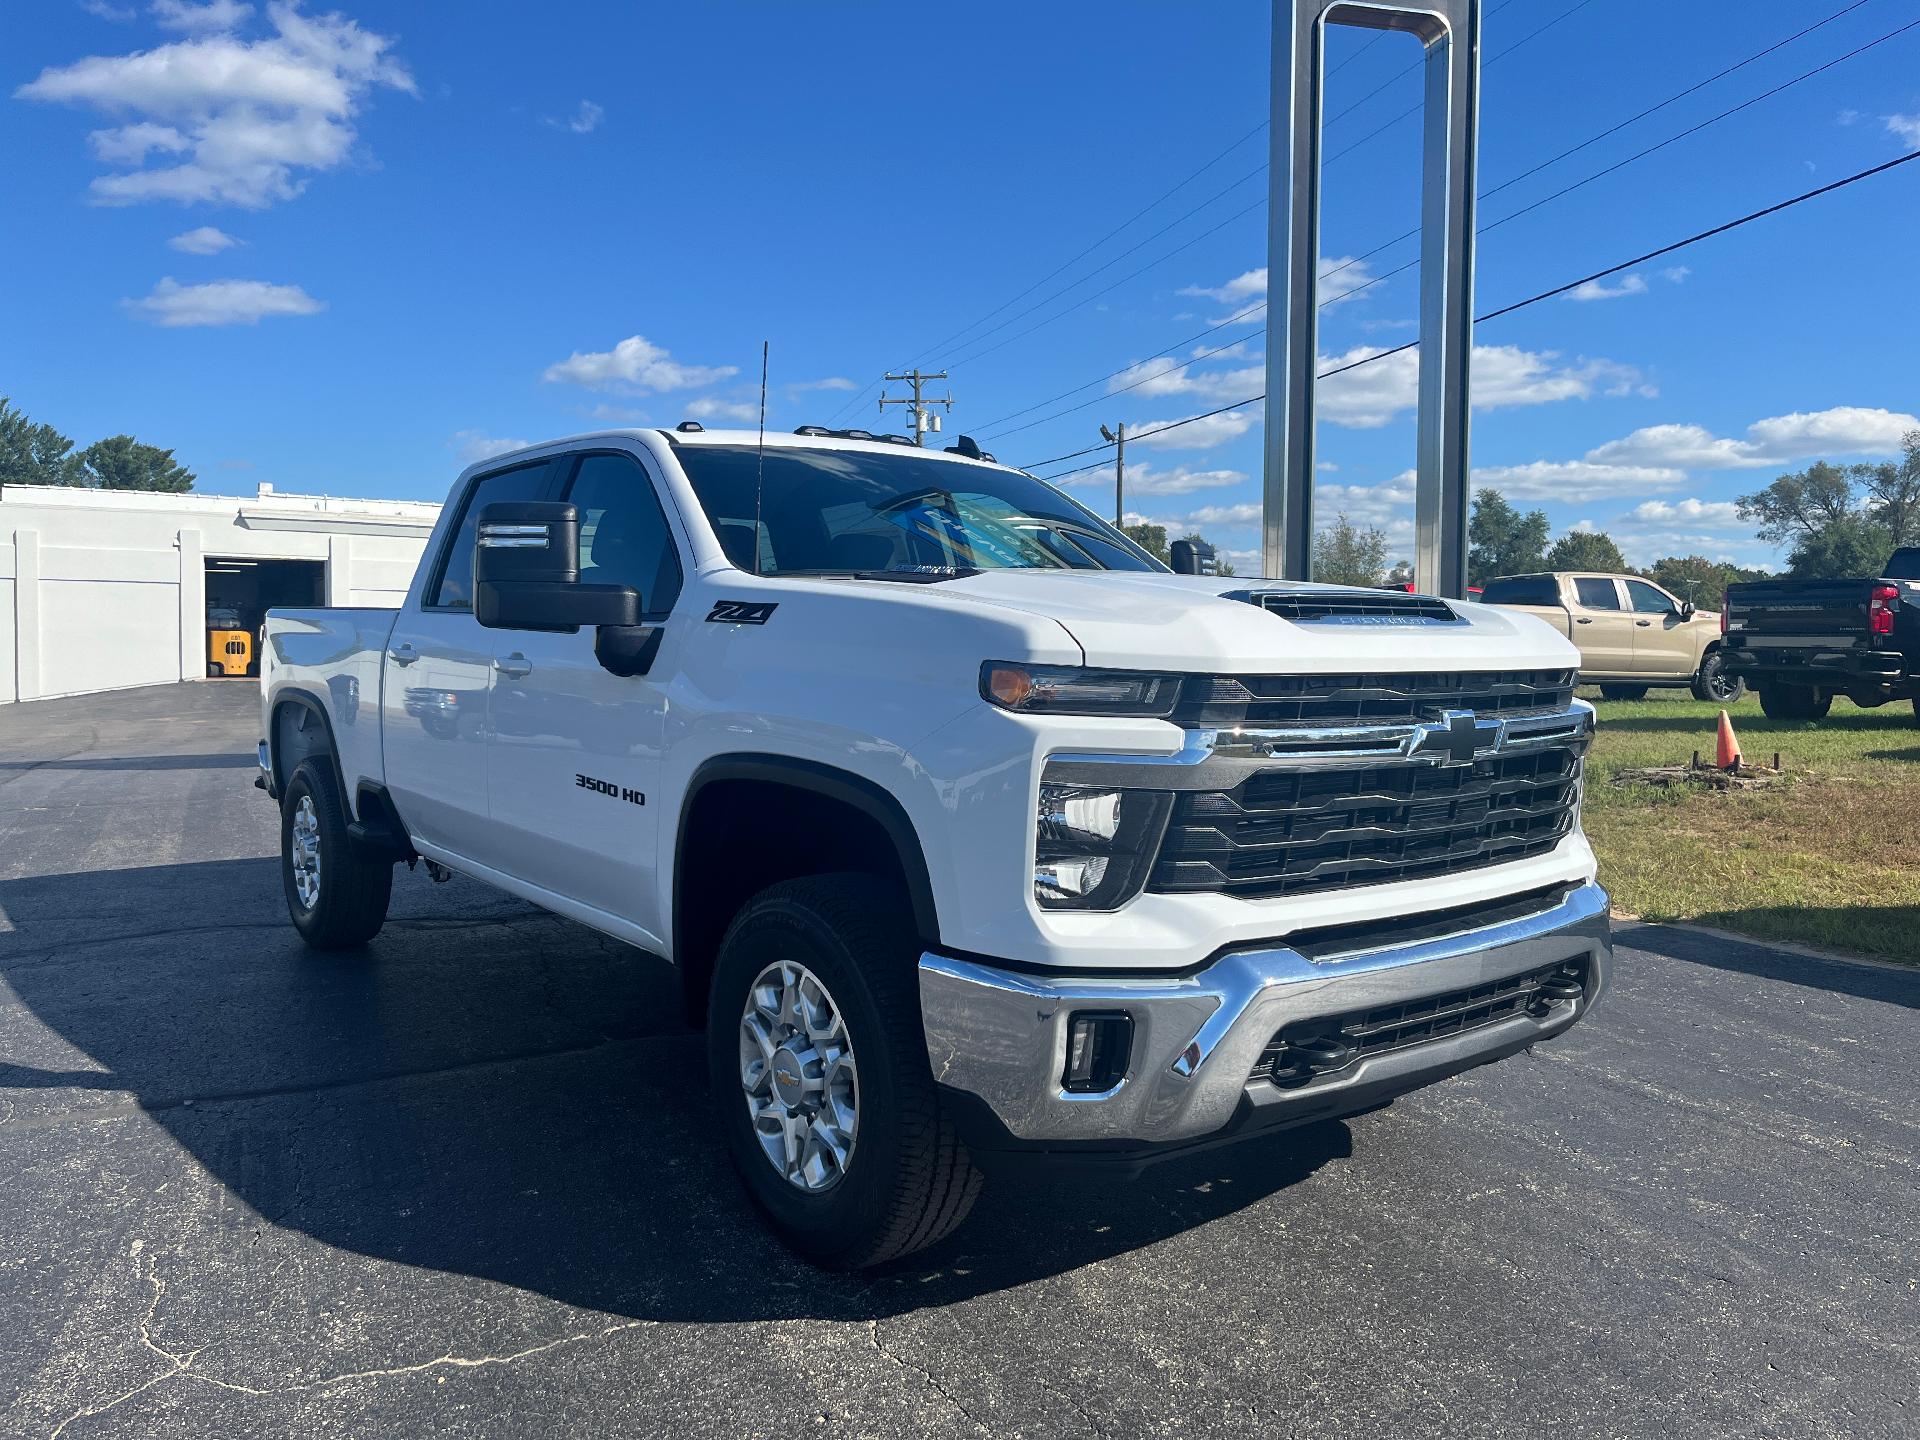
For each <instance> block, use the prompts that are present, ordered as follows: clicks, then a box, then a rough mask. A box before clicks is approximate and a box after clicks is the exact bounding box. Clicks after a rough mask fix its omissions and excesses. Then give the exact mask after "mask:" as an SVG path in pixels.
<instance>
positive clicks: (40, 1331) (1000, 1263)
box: [0, 683, 1920, 1437]
mask: <svg viewBox="0 0 1920 1440" xmlns="http://www.w3.org/2000/svg"><path fill="white" fill-rule="evenodd" d="M256 706H257V691H256V689H255V687H254V686H253V685H252V684H249V683H226V684H205V685H188V686H173V687H164V688H157V689H152V690H142V691H130V692H123V693H120V694H116V695H110V696H97V697H89V698H87V699H83V700H62V701H44V702H38V703H35V704H31V705H16V706H10V707H5V708H0V1433H4V1434H5V1435H8V1436H13V1435H20V1436H53V1435H65V1436H74V1437H81V1436H102V1435H139V1436H176V1435H177V1436H188V1435H191V1436H212V1435H243V1434H246V1435H255V1434H289V1435H294V1434H297V1435H319V1436H331V1435H342V1436H345V1435H412V1434H428V1433H431V1434H435V1435H445V1436H483V1435H484V1436H498V1435H545V1434H573V1433H579V1434H615V1433H619V1434H636V1435H667V1434H672V1435H683V1434H699V1435H718V1436H775V1435H778V1436H783V1437H786V1436H793V1435H798V1434H808V1435H812V1434H824V1435H834V1434H846V1435H874V1436H962V1435H978V1434H982V1433H990V1434H1009V1435H1047V1436H1053V1437H1072V1436H1112V1437H1120V1436H1134V1435H1178V1436H1186V1435H1223V1436H1262V1437H1267V1436H1283V1435H1298V1436H1346V1435H1352V1436H1380V1435H1395V1436H1407V1435H1442V1434H1444V1435H1449V1436H1479V1435H1519V1434H1537V1433H1542V1432H1544V1431H1546V1430H1548V1429H1549V1428H1553V1429H1555V1430H1556V1431H1557V1432H1558V1433H1560V1434H1573V1435H1607V1436H1621V1435H1647V1436H1653V1435H1659V1436H1670V1435H1743V1436H1750V1435H1764V1436H1796V1437H1797V1436H1820V1435H1833V1436H1851V1437H1862V1436H1876V1435H1895V1434H1901V1435H1912V1434H1914V1433H1916V1431H1917V1430H1920V1382H1917V1381H1916V1376H1917V1375H1920V1363H1917V1362H1920V1242H1917V1241H1916V1233H1917V1232H1920V1160H1917V1159H1916V1155H1917V1154H1920V1081H1917V1080H1916V1074H1915V1072H1916V1061H1920V973H1915V972H1910V971H1901V970H1896V969H1892V968H1888V967H1881V966H1866V965H1850V964H1844V963H1837V962H1833V961H1827V960H1821V959H1815V958H1809V957H1803V956H1799V955H1794V954H1787V953H1783V952H1778V951H1773V950H1770V949H1767V948H1765V947H1762V946H1758V945H1748V944H1742V943H1737V942H1731V941H1723V940H1717V939H1713V938H1711V937H1703V936H1700V935H1698V934H1693V933H1688V932H1682V931H1677V930H1663V929H1658V928H1652V927H1644V928H1636V929H1633V930H1630V931H1628V932H1626V933H1625V935H1624V936H1623V939H1624V942H1625V943H1624V946H1623V948H1622V950H1621V951H1620V954H1619V959H1618V967H1617V968H1618V983H1617V986H1616V988H1615V990H1614V991H1613V994H1612V996H1611V1000H1610V1003H1609V1004H1608V1006H1607V1007H1606V1008H1604V1009H1603V1010H1602V1011H1600V1012H1599V1013H1597V1014H1596V1015H1595V1016H1594V1018H1593V1019H1592V1020H1591V1021H1590V1022H1588V1023H1587V1024H1586V1025H1584V1026H1582V1027H1581V1028H1579V1029H1578V1030H1576V1031H1575V1032H1573V1034H1572V1035H1571V1036H1569V1037H1568V1038H1567V1039H1566V1040H1564V1041H1562V1042H1560V1043H1558V1044H1557V1045H1555V1046H1553V1047H1542V1049H1541V1050H1539V1051H1538V1052H1536V1053H1535V1054H1534V1055H1532V1056H1523V1057H1518V1058H1516V1059H1514V1060H1510V1061H1507V1062H1505V1063H1502V1064H1500V1065H1498V1066H1495V1067H1493V1068H1491V1069H1487V1070H1482V1071H1479V1072H1477V1073H1474V1074H1471V1075H1467V1076H1463V1077H1460V1078H1458V1079H1455V1080H1452V1081H1449V1082H1446V1083H1445V1084H1442V1085H1440V1086H1438V1087H1436V1088H1434V1089H1431V1090H1428V1091H1425V1092H1422V1093H1420V1094H1418V1095H1415V1096H1411V1097H1408V1098H1406V1099H1403V1100H1402V1101H1400V1102H1399V1103H1398V1104H1396V1105H1395V1106H1393V1107H1392V1108H1391V1109H1388V1110H1385V1111H1381V1112H1379V1113H1376V1114H1373V1115H1368V1116H1365V1117H1361V1118H1359V1119H1356V1120H1353V1121H1351V1122H1348V1123H1345V1124H1332V1125H1326V1126H1322V1127H1319V1128H1316V1129H1313V1130H1309V1131H1303V1132H1297V1133H1296V1134H1294V1135H1293V1136H1292V1137H1290V1138H1289V1139H1286V1140H1283V1141H1281V1142H1279V1143H1277V1144H1276V1143H1273V1142H1268V1143H1265V1144H1261V1145H1256V1146H1254V1147H1253V1148H1250V1149H1249V1148H1242V1149H1240V1150H1237V1151H1231V1152H1225V1153H1219V1152H1216V1153H1215V1154H1214V1155H1213V1156H1212V1157H1210V1158H1207V1159H1204V1160H1191V1161H1188V1162H1183V1163H1181V1164H1179V1165H1174V1166H1168V1167H1163V1168H1162V1169H1161V1170H1160V1171H1158V1172H1156V1173H1153V1174H1151V1175H1149V1176H1148V1177H1147V1178H1146V1179H1144V1180H1141V1181H1139V1182H1137V1183H1134V1184H1131V1185H1128V1186H1124V1187H1115V1186H1112V1185H1092V1184H1086V1183H1067V1182H1057V1183H1054V1184H1051V1185H1047V1186H1043V1187H1035V1188H1025V1189H1022V1188H1017V1187H1012V1186H1004V1185H1003V1186H1001V1187H1000V1188H998V1189H994V1190H990V1191H989V1192H988V1194H987V1196H986V1197H985V1198H984V1199H983V1200H982V1202H981V1204H980V1205H979V1207H978V1209H977V1210H976V1211H975V1213H974V1217H973V1219H972V1221H971V1222H970V1223H969V1224H968V1225H967V1226H966V1227H965V1228H964V1229H963V1230H962V1231H961V1232H960V1233H959V1234H958V1235H957V1236H955V1237H954V1238H953V1239H952V1240H950V1241H949V1242H947V1243H946V1244H945V1245H943V1246H942V1247H941V1248H939V1249H937V1250H935V1251H932V1252H929V1253H927V1254H926V1255H923V1256H921V1257H917V1259H916V1260H915V1261H914V1262H910V1263H908V1264H907V1265H906V1266H905V1267H904V1268H901V1269H898V1270H896V1271H893V1272H890V1273H885V1274H882V1275H879V1276H873V1277H862V1278H848V1277H823V1276H821V1275H818V1274H815V1273H814V1272H812V1271H810V1270H808V1269H807V1268H806V1267H804V1266H802V1265H800V1264H798V1263H796V1262H795V1261H794V1260H793V1259H791V1258H790V1257H789V1256H788V1255H787V1254H786V1253H785V1252H784V1251H783V1250H782V1249H781V1248H780V1247H779V1246H778V1245H777V1244H775V1243H774V1242H773V1241H772V1240H770V1239H769V1238H768V1237H767V1235H766V1234H765V1233H764V1232H763V1231H762V1230H761V1229H760V1227H759V1226H758V1224H757V1223H756V1221H755V1219H754V1218H753V1216H752V1215H751V1214H750V1213H749V1212H748V1210H747V1208H746V1205H745V1202H744V1200H743V1198H742V1196H741V1193H740V1192H739V1190H738V1188H737V1187H736V1185H735V1182H734V1180H733V1178H732V1176H731V1174H730V1173H729V1172H728V1170H727V1169H726V1165H725V1161H724V1159H723V1158H722V1157H721V1156H720V1155H719V1153H718V1150H717V1149H716V1148H715V1147H714V1146H712V1145H711V1144H710V1143H709V1141H708V1135H707V1124H706V1120H705V1106H706V1103H707V1097H706V1095H705V1086H704V1082H703V1079H702V1067H701V1064H700V1047H699V1041H698V1039H697V1037H695V1036H692V1035H689V1034H687V1033H685V1032H684V1031H683V1030H682V1029H681V1028H680V1024H679V1019H678V1012H677V1006H676V1002H675V998H674V993H673V991H672V988H671V987H670V986H669V984H668V983H667V982H666V979H665V977H664V976H663V975H662V974H661V973H660V972H659V970H658V968H657V966H656V963H655V962H652V961H649V960H647V959H645V958H644V957H638V956H635V955H634V954H632V952H629V951H626V950H624V949H622V948H621V947H620V946H618V945H615V944H613V943H612V942H609V941H605V940H602V939H600V938H599V937H597V936H596V935H594V934H593V933H591V932H589V931H586V930H584V929H581V928H579V927H577V926H574V925H572V924H569V923H568V922H565V921H562V920H558V919H554V918H551V917H548V916H545V915H543V914H541V913H540V912H538V911H535V910H533V909H531V908H529V907H527V906H524V905H522V904H520V903H518V902H516V901H512V900H509V899H506V898H505V897H503V896H500V895H498V894H495V893H493V892H491V891H488V890H485V889H483V888H482V887H479V886H477V885H474V884H471V883H469V882H466V881H463V880H455V881H453V882H452V883H449V884H446V885H438V886H436V885H432V884H431V883H429V881H428V880H427V879H426V877H425V875H424V873H420V874H417V875H414V876H405V877H403V878H402V879H401V881H400V882H399V883H398V884H397V885H396V888H395V904H394V916H395V918H394V919H393V920H392V921H391V922H390V923H389V925H388V927H387V929H386V931H385V933H384V934H383V935H382V936H381V937H380V939H379V940H378V941H377V942H375V944H374V945H373V946H372V947H371V948H370V949H369V950H368V951H367V952H365V953H364V954H358V955H348V956H344V957H339V956H335V957H319V956H315V955H312V954H309V953H307V952H305V951H304V950H303V949H302V947H301V946H300V944H299V943H298V941H297V939H296V938H295V936H294V933H293V931H292V930H291V928H290V927H289V926H288V925H287V922H286V918H285V910H284V907H283V904H282V902H281V899H280V893H279V876H278V868H277V861H276V860H275V859H274V858H272V857H273V856H274V854H275V849H276V835H277V829H276V818H275V815H274V812H273V808H272V807H271V805H270V804H269V803H268V802H267V801H266V800H265V799H264V797H262V796H261V795H260V793H259V792H257V791H255V790H254V789H253V788H252V780H253V768H252V765H253V762H252V750H253V743H254V738H255V735H256V729H257V725H256Z"/></svg>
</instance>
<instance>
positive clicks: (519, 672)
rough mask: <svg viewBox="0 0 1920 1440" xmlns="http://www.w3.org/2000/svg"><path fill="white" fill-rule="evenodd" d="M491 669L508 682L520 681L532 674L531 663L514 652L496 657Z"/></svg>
mask: <svg viewBox="0 0 1920 1440" xmlns="http://www.w3.org/2000/svg"><path fill="white" fill-rule="evenodd" d="M493 668H494V669H496V670H498V671H499V672H500V673H501V674H502V675H504V676H506V677H507V678H508V679H509V680H520V679H523V678H525V677H526V676H528V675H531V674H532V673H533V661H531V660H529V659H527V657H526V656H524V655H522V654H521V653H520V652H519V651H518V650H516V651H514V652H513V653H512V654H511V655H506V656H500V655H496V656H495V657H494V659H493Z"/></svg>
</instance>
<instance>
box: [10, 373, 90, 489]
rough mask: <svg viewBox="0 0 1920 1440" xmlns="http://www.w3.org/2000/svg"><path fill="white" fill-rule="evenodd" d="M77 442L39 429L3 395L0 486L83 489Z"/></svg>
mask: <svg viewBox="0 0 1920 1440" xmlns="http://www.w3.org/2000/svg"><path fill="white" fill-rule="evenodd" d="M72 452H73V441H71V440H69V439H68V438H67V437H66V436H64V435H62V434H61V433H60V432H59V431H58V430H56V429H54V428H53V426H51V425H36V424H34V422H33V421H31V420H29V419H28V418H27V417H26V416H25V415H24V414H22V413H21V412H20V411H18V410H16V409H15V408H14V407H13V405H12V404H11V403H10V402H9V400H8V399H7V397H6V396H4V395H0V485H82V484H85V483H86V478H85V476H84V475H82V473H81V470H80V457H79V456H78V455H75V454H73V453H72Z"/></svg>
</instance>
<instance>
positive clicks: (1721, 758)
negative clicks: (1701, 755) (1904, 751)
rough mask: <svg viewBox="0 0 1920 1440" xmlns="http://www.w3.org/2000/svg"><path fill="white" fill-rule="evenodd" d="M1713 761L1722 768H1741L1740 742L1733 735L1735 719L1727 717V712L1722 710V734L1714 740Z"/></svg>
mask: <svg viewBox="0 0 1920 1440" xmlns="http://www.w3.org/2000/svg"><path fill="white" fill-rule="evenodd" d="M1713 763H1714V764H1715V765H1716V766H1718V767H1719V768H1720V769H1722V770H1738V769H1739V768H1740V742H1739V741H1738V740H1736V739H1735V738H1734V736H1733V721H1731V720H1729V719H1728V718H1727V712H1726V711H1724V710H1722V711H1721V712H1720V736H1719V738H1718V739H1717V740H1715V741H1714V746H1713Z"/></svg>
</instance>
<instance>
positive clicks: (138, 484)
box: [80, 435, 194, 494]
mask: <svg viewBox="0 0 1920 1440" xmlns="http://www.w3.org/2000/svg"><path fill="white" fill-rule="evenodd" d="M80 458H81V459H82V460H83V461H84V462H85V463H86V467H87V474H88V476H89V478H91V480H92V481H93V483H94V484H96V485H98V486H99V487H100V488H101V489H102V490H164V491H168V492H171V493H174V494H178V493H180V492H182V491H186V490H191V489H192V488H193V479H194V476H193V472H192V471H191V470H189V469H187V468H186V466H184V465H179V464H176V463H175V462H174V458H173V451H171V450H162V449H161V448H160V447H159V446H157V445H142V444H141V443H140V442H139V441H138V440H136V439H134V438H133V436H131V435H110V436H108V437H107V438H106V439H105V440H96V441H95V442H94V443H93V444H91V445H89V446H88V447H87V448H86V449H85V450H84V451H82V452H81V456H80Z"/></svg>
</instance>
